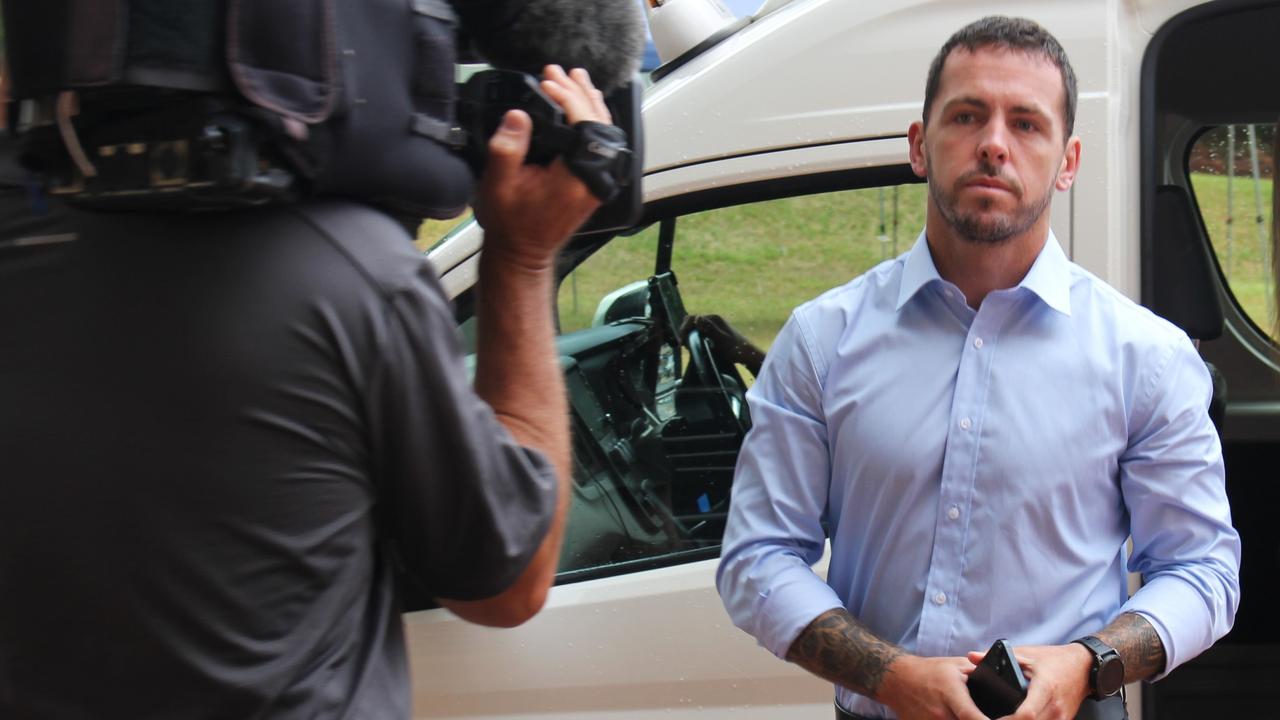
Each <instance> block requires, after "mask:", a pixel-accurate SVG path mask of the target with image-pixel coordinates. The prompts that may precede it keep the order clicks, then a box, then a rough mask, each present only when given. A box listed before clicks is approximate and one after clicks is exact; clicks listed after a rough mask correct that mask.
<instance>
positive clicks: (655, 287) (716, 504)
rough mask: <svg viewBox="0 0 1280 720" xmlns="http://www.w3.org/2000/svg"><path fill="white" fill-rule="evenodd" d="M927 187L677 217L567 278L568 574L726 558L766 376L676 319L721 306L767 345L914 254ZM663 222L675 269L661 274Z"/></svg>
mask: <svg viewBox="0 0 1280 720" xmlns="http://www.w3.org/2000/svg"><path fill="white" fill-rule="evenodd" d="M926 192H927V190H926V187H925V186H924V185H922V184H907V185H898V186H888V187H883V188H881V187H871V188H860V189H854V190H842V191H838V192H830V193H823V194H814V195H805V196H799V197H790V198H784V199H779V200H769V201H764V202H758V203H751V204H744V205H735V206H730V207H722V208H717V209H714V210H708V211H704V212H698V213H692V214H688V215H682V216H679V217H675V218H669V219H667V220H665V221H662V222H660V223H655V224H654V225H652V226H650V227H648V228H645V229H644V230H643V231H641V232H639V233H636V234H634V235H631V236H619V237H615V238H614V239H612V240H611V241H610V242H609V243H607V244H606V245H604V246H603V247H602V248H600V249H599V250H597V251H596V252H595V253H594V254H593V255H591V256H590V257H588V258H587V259H586V260H584V261H583V262H582V263H580V264H579V265H578V266H577V267H576V268H575V269H574V270H573V272H571V273H570V274H568V275H567V276H565V277H564V278H563V279H562V281H561V284H560V287H559V289H558V292H557V297H556V302H557V312H558V317H559V321H560V338H559V346H560V352H561V355H562V360H561V362H562V363H563V364H564V365H565V367H566V374H565V383H566V386H567V388H568V392H569V398H570V406H571V411H572V414H573V418H572V427H573V434H574V438H573V442H574V480H575V482H574V485H573V492H574V496H573V507H572V508H571V510H570V513H569V521H568V523H569V524H568V527H567V528H566V532H565V544H564V550H563V551H562V554H561V558H560V578H559V580H560V582H571V581H574V580H579V579H587V578H590V577H597V576H600V575H612V574H618V573H625V572H630V571H632V570H634V569H645V568H648V567H654V566H656V565H670V564H675V563H680V562H689V561H693V560H700V559H706V558H710V557H714V556H716V555H717V554H718V553H719V546H720V542H721V536H722V534H723V532H724V523H725V518H726V516H727V514H728V506H729V498H730V489H731V485H732V482H733V470H734V465H735V463H736V461H737V455H738V450H739V448H740V446H741V444H742V439H743V437H744V436H745V433H746V431H747V429H748V428H749V427H750V408H749V407H748V406H747V401H746V390H747V388H748V387H749V386H750V384H751V383H752V381H753V380H754V376H753V374H752V372H751V369H750V368H747V367H745V366H743V365H737V366H733V365H732V364H730V365H729V366H727V367H726V366H725V365H724V364H722V363H720V362H719V361H717V360H715V355H716V353H715V352H714V350H713V348H714V341H712V342H711V344H710V346H708V345H707V344H705V343H704V342H702V341H695V340H691V339H689V338H684V339H676V340H673V339H672V335H673V333H672V331H671V329H670V328H671V327H673V326H675V325H679V324H681V323H680V320H679V319H678V318H673V317H670V315H672V314H674V315H678V316H679V318H683V317H684V316H685V314H686V313H687V314H690V315H710V314H714V315H719V316H720V317H721V318H723V319H724V320H725V321H727V323H728V324H729V325H730V326H731V327H732V328H733V329H734V330H736V331H737V332H738V333H740V334H742V335H743V336H745V337H746V338H747V339H748V340H749V341H750V342H751V343H752V344H754V345H756V346H757V347H759V348H761V349H763V350H767V349H768V348H769V346H770V345H771V344H772V343H773V340H774V338H775V337H776V336H777V334H778V331H779V330H780V329H781V328H782V325H783V324H784V323H785V322H786V321H787V318H788V317H789V316H790V314H791V311H792V310H793V309H794V308H795V307H796V306H797V305H799V304H801V303H803V302H805V301H807V300H810V299H812V298H814V297H816V296H818V295H820V294H821V293H823V292H825V291H826V290H829V289H831V288H834V287H837V286H840V285H843V284H844V283H846V282H848V281H850V280H852V279H853V278H855V277H857V276H858V275H860V274H862V273H863V272H865V271H866V270H868V269H869V268H871V267H872V266H874V265H876V264H877V263H880V262H882V261H884V260H887V259H889V258H891V257H895V256H896V255H898V254H901V253H905V252H906V251H907V250H909V249H910V247H911V245H912V244H913V243H914V242H915V239H916V237H917V235H918V233H919V232H920V229H921V228H922V227H923V226H924V217H925V193H926ZM664 226H665V228H666V232H669V233H672V237H673V238H674V240H673V241H672V244H671V251H672V252H671V256H670V270H671V271H672V273H673V275H666V274H661V275H655V273H656V272H657V270H658V269H659V268H658V264H659V263H658V257H659V253H660V252H661V250H660V246H661V243H660V236H661V234H662V232H663V230H662V228H663V227H664ZM655 298H658V299H657V300H655ZM672 308H674V309H675V312H674V313H671V312H670V310H671V309H672ZM708 357H710V358H712V359H711V361H708V359H707V358H708ZM708 368H710V369H708Z"/></svg>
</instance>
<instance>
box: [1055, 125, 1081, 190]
mask: <svg viewBox="0 0 1280 720" xmlns="http://www.w3.org/2000/svg"><path fill="white" fill-rule="evenodd" d="M1079 170H1080V138H1078V137H1076V136H1074V135H1073V136H1071V139H1070V140H1067V148H1066V150H1065V151H1064V152H1063V154H1062V165H1061V166H1060V167H1059V168H1058V177H1057V178H1056V179H1055V181H1054V183H1053V186H1054V187H1055V188H1057V189H1058V190H1070V189H1071V184H1072V183H1074V182H1075V181H1076V173H1077V172H1079Z"/></svg>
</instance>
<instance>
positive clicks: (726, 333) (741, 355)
mask: <svg viewBox="0 0 1280 720" xmlns="http://www.w3.org/2000/svg"><path fill="white" fill-rule="evenodd" d="M691 330H697V331H698V332H699V333H701V335H702V336H703V337H704V338H706V339H708V340H710V341H711V347H712V349H713V352H715V355H716V357H717V358H719V359H720V361H721V362H728V363H730V364H738V365H742V366H743V367H745V368H746V369H747V371H748V372H750V373H751V374H752V375H753V376H755V375H759V374H760V366H761V365H763V364H764V351H763V350H761V349H760V348H758V347H756V346H755V345H754V344H752V342H751V341H750V340H748V339H747V338H746V337H745V336H744V335H743V334H742V333H740V332H738V331H737V330H736V329H734V327H733V326H732V325H730V324H729V322H728V321H727V320H725V319H724V318H722V317H720V316H719V315H687V316H685V319H684V322H683V323H682V324H681V326H680V336H681V337H682V338H685V341H686V342H687V341H688V337H689V331H691Z"/></svg>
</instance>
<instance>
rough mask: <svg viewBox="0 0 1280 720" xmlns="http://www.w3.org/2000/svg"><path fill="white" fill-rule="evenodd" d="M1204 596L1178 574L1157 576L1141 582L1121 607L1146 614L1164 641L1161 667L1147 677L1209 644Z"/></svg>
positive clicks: (1210, 635)
mask: <svg viewBox="0 0 1280 720" xmlns="http://www.w3.org/2000/svg"><path fill="white" fill-rule="evenodd" d="M1204 603H1205V600H1204V598H1203V597H1202V596H1201V595H1200V593H1199V592H1197V591H1196V590H1195V589H1194V588H1192V587H1191V586H1190V585H1188V584H1187V583H1186V582H1183V581H1182V580H1181V579H1179V578H1173V577H1157V578H1154V579H1153V580H1152V581H1151V582H1149V583H1147V584H1146V585H1143V586H1142V587H1141V588H1139V589H1138V592H1136V593H1134V595H1133V597H1131V598H1129V601H1128V602H1126V603H1125V604H1124V605H1123V606H1122V607H1121V608H1120V612H1121V613H1126V612H1131V613H1137V614H1138V615H1141V616H1142V617H1143V618H1146V620H1147V622H1149V623H1151V627H1153V628H1155V631H1156V635H1158V636H1159V637H1160V643H1161V644H1162V645H1164V657H1165V662H1164V670H1162V671H1161V672H1160V674H1159V675H1156V676H1155V677H1153V678H1151V679H1150V682H1155V681H1157V680H1160V679H1163V678H1164V676H1165V675H1168V674H1169V673H1170V672H1172V671H1173V669H1174V668H1176V667H1178V666H1179V665H1181V664H1182V663H1184V662H1186V661H1188V660H1190V659H1192V658H1194V657H1195V656H1197V655H1199V654H1200V653H1202V652H1204V651H1205V650H1207V649H1208V648H1209V646H1211V645H1213V641H1214V639H1215V638H1214V637H1213V633H1212V632H1211V631H1210V628H1211V627H1212V624H1213V621H1212V619H1211V618H1210V617H1209V613H1208V611H1207V609H1206V608H1205V605H1204Z"/></svg>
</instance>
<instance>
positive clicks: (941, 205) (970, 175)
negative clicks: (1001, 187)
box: [926, 163, 1053, 245]
mask: <svg viewBox="0 0 1280 720" xmlns="http://www.w3.org/2000/svg"><path fill="white" fill-rule="evenodd" d="M977 177H992V178H1001V179H1002V180H1003V181H1004V182H1006V183H1008V184H1009V186H1010V187H1011V189H1012V191H1013V193H1014V195H1015V197H1016V198H1017V200H1018V204H1017V206H1016V207H1015V208H1014V211H1013V213H1012V214H1009V215H997V216H994V217H992V216H985V217H984V216H983V215H982V214H981V212H963V211H961V210H959V209H958V207H957V206H958V205H959V201H958V200H957V199H956V198H957V197H958V196H959V194H960V190H961V189H962V188H963V187H964V186H965V185H966V184H967V183H969V182H970V181H972V180H973V179H974V178H977ZM926 178H927V179H928V181H929V197H930V198H931V199H932V200H933V204H934V206H935V207H937V208H938V212H939V213H940V214H941V215H942V219H943V221H945V222H946V223H947V225H948V226H950V227H951V229H952V230H953V231H955V233H956V234H957V235H959V236H960V237H961V238H962V239H964V240H966V241H968V242H971V243H974V244H976V245H1000V244H1002V243H1005V242H1007V241H1008V240H1009V239H1010V238H1014V237H1017V236H1018V235H1021V234H1022V233H1025V232H1026V231H1027V230H1029V229H1031V226H1032V225H1035V224H1036V222H1037V221H1038V220H1039V219H1040V217H1041V216H1042V215H1044V213H1045V210H1047V209H1048V208H1049V202H1050V201H1051V200H1052V199H1053V195H1052V190H1053V186H1052V184H1050V185H1049V186H1048V187H1046V188H1045V190H1044V192H1043V193H1042V194H1041V195H1040V197H1038V198H1034V199H1033V200H1032V201H1031V202H1029V203H1028V202H1022V199H1023V197H1024V196H1025V191H1024V190H1023V188H1022V186H1021V185H1020V184H1017V183H1015V182H1013V181H1012V180H1010V179H1009V178H1003V177H1001V175H1000V172H999V170H998V169H997V168H996V167H995V166H994V165H990V164H985V163H984V164H983V165H982V166H980V167H979V168H978V169H977V170H973V171H970V172H967V173H965V174H964V175H962V176H960V178H959V179H957V180H956V182H955V185H954V186H953V187H952V188H951V190H950V191H945V190H943V188H942V183H939V182H937V180H936V178H934V176H933V168H932V167H929V168H928V169H927V171H926ZM994 204H995V201H993V200H991V199H990V198H984V199H983V200H982V210H983V211H986V210H989V209H990V208H991V206H992V205H994Z"/></svg>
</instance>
